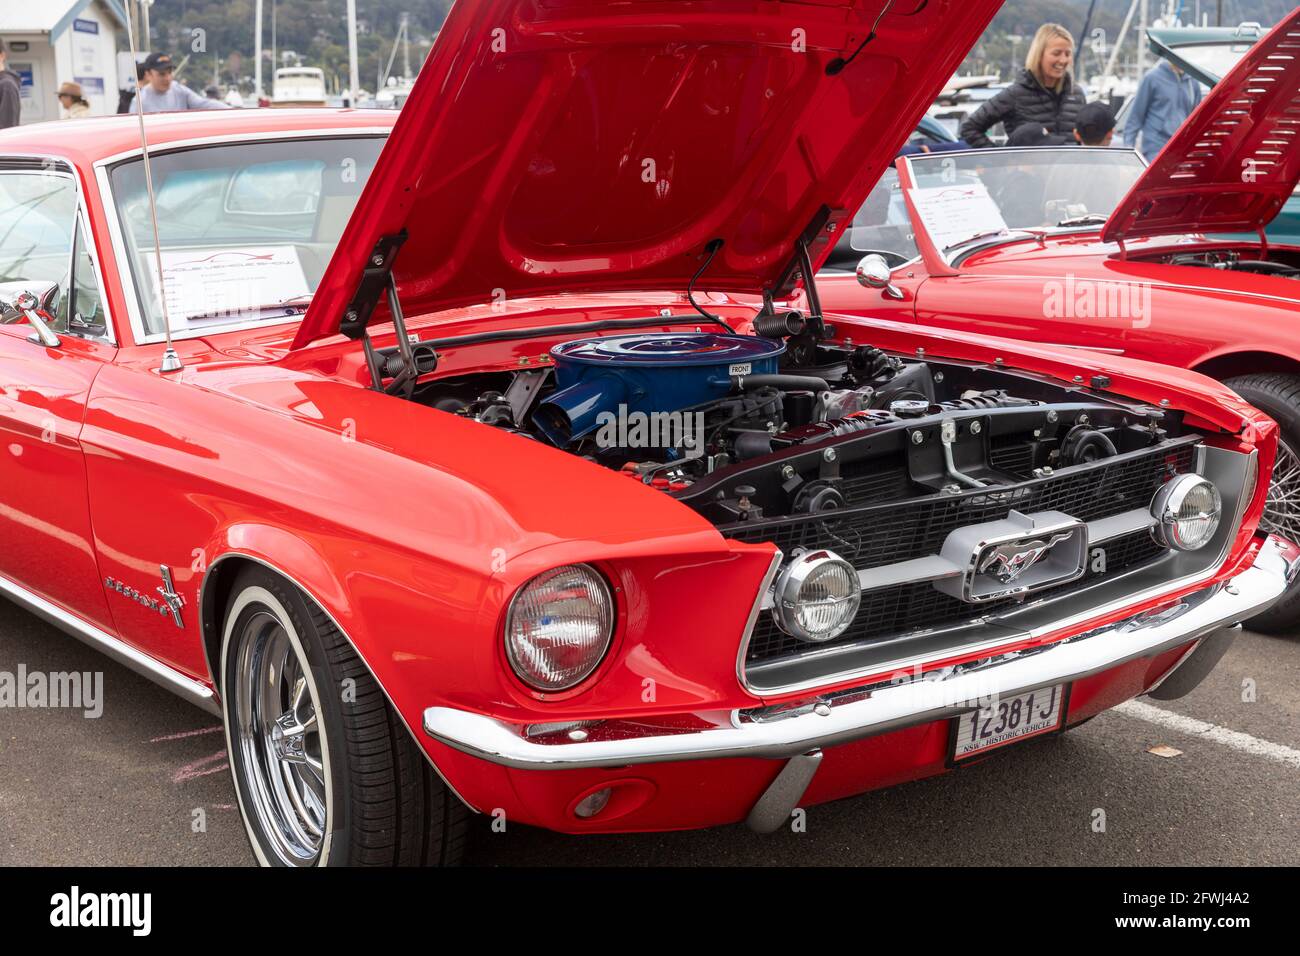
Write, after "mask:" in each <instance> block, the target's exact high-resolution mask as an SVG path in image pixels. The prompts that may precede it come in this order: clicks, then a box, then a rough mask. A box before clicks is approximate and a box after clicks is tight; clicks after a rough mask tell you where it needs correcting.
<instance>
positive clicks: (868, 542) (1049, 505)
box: [720, 437, 1196, 663]
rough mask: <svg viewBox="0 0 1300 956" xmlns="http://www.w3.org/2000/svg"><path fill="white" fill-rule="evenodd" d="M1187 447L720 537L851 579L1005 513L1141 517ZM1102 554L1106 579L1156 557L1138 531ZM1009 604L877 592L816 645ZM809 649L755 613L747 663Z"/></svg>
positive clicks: (883, 634) (934, 547) (930, 550)
mask: <svg viewBox="0 0 1300 956" xmlns="http://www.w3.org/2000/svg"><path fill="white" fill-rule="evenodd" d="M1195 443H1196V439H1195V438H1194V437H1189V438H1186V439H1179V440H1175V441H1171V442H1166V443H1165V444H1164V445H1162V446H1160V447H1158V448H1154V449H1151V450H1148V451H1143V452H1135V453H1132V454H1128V455H1121V456H1118V457H1116V458H1112V459H1109V460H1106V461H1102V462H1097V463H1096V464H1093V465H1087V466H1081V467H1078V468H1072V469H1070V470H1068V471H1063V472H1062V473H1061V474H1058V475H1052V476H1049V477H1046V478H1039V479H1034V480H1032V481H1027V482H1024V483H1022V484H1018V485H1011V486H1007V487H1004V488H1000V489H998V490H997V491H993V492H989V491H983V490H973V491H968V492H962V493H960V494H956V495H948V496H944V497H928V498H924V499H921V500H914V501H906V500H902V501H897V500H896V501H892V502H890V503H889V504H886V505H872V506H865V507H852V506H851V507H850V508H847V509H844V510H841V511H837V512H833V513H832V514H831V515H830V516H827V517H822V516H819V515H812V516H801V517H798V518H792V519H782V520H778V521H769V522H764V523H763V524H761V525H758V526H749V525H740V524H736V525H729V526H725V527H723V528H722V529H720V530H722V532H723V533H724V534H726V535H727V536H728V537H730V538H734V539H736V540H740V541H747V542H761V541H770V542H772V543H774V544H775V545H776V546H777V547H778V548H780V549H781V551H782V552H784V553H785V554H786V555H787V556H788V555H790V554H791V553H793V552H794V551H795V550H796V549H799V548H804V549H808V550H817V549H821V548H827V549H829V550H831V551H834V552H836V553H837V554H839V555H840V556H841V557H843V558H844V559H845V560H847V561H849V562H850V563H852V564H853V566H854V567H855V568H857V569H858V570H864V569H867V568H875V567H880V566H882V565H888V564H895V563H898V562H901V561H908V560H911V559H914V558H921V557H928V556H930V555H935V554H938V553H939V551H940V550H941V548H942V547H943V543H944V540H945V539H946V538H947V537H948V535H949V534H950V533H951V532H953V531H955V530H956V529H958V528H961V527H965V526H967V525H973V524H981V523H984V522H988V521H999V520H1002V519H1004V518H1006V517H1007V516H1008V515H1009V514H1010V512H1011V511H1013V510H1014V511H1019V512H1022V513H1024V514H1031V513H1034V512H1038V511H1061V512H1064V513H1065V514H1067V515H1070V516H1071V517H1074V518H1077V519H1079V520H1080V521H1095V520H1096V519H1098V518H1106V517H1110V516H1112V515H1117V514H1121V513H1123V512H1126V511H1131V510H1133V509H1136V508H1145V507H1147V506H1148V505H1149V504H1150V502H1151V498H1152V496H1153V495H1154V494H1155V492H1156V490H1157V489H1158V488H1159V487H1160V485H1161V484H1162V483H1163V482H1164V481H1165V480H1167V478H1168V477H1169V475H1171V474H1173V473H1177V472H1187V471H1191V470H1192V469H1193V467H1194V463H1195V454H1196V450H1195ZM852 500H853V499H852V498H850V501H852ZM1104 547H1105V549H1106V570H1105V572H1104V574H1106V575H1110V574H1114V573H1116V572H1117V571H1121V570H1124V569H1126V568H1131V567H1135V566H1137V565H1139V564H1142V563H1145V562H1147V561H1149V560H1151V559H1152V558H1154V557H1156V556H1157V555H1159V554H1160V553H1162V552H1161V549H1160V548H1159V546H1158V545H1156V544H1155V542H1154V541H1152V539H1151V536H1150V534H1149V533H1147V532H1145V531H1143V532H1141V533H1139V534H1135V535H1127V536H1125V537H1122V538H1117V539H1115V540H1113V541H1110V542H1107V543H1106V544H1105V545H1104ZM1101 576H1102V574H1101V573H1095V572H1093V571H1091V570H1090V571H1089V573H1088V575H1086V576H1085V577H1083V578H1080V579H1079V580H1076V581H1073V582H1071V583H1069V584H1064V585H1060V586H1058V587H1055V588H1049V589H1045V590H1044V591H1042V592H1039V594H1038V595H1037V596H1043V595H1048V594H1050V595H1053V596H1056V595H1061V594H1065V593H1068V591H1069V590H1070V589H1074V588H1079V587H1083V586H1086V585H1087V584H1089V583H1093V582H1095V580H1096V579H1097V578H1098V577H1101ZM1016 603H1017V602H1016V601H1015V599H1007V600H1005V601H995V602H989V603H986V604H981V605H979V607H978V608H976V607H974V606H972V605H971V604H968V603H966V602H964V601H961V600H959V599H957V598H953V597H950V596H948V595H945V594H943V593H942V592H940V591H938V590H937V589H936V588H935V586H934V584H933V583H932V582H929V581H921V582H912V583H908V584H902V585H898V586H895V587H889V588H881V589H878V590H874V591H869V592H867V593H866V594H864V595H863V602H862V607H861V609H860V610H859V612H858V615H857V617H856V618H855V620H854V622H853V624H852V625H851V626H850V627H849V629H848V630H847V631H846V632H845V633H844V634H842V635H840V636H839V637H838V638H836V639H835V640H834V641H833V642H829V643H828V644H820V645H816V646H817V647H819V648H822V647H827V646H838V645H841V644H848V643H857V642H861V641H863V640H866V639H876V640H883V639H886V638H889V637H893V636H897V635H898V634H901V633H907V632H911V631H917V630H932V629H936V628H944V627H955V626H960V625H962V624H964V623H967V622H969V621H970V620H972V619H974V618H976V617H983V616H985V615H988V614H996V613H999V612H1000V611H1005V610H1008V609H1010V608H1011V607H1013V606H1014V605H1015V604H1016ZM811 648H812V645H809V644H806V643H804V642H801V641H798V640H796V639H795V638H792V637H789V636H788V635H786V634H784V633H782V632H781V631H780V630H779V629H778V628H777V627H776V625H775V624H774V623H773V621H772V619H771V616H770V615H768V614H763V615H761V616H760V617H759V619H758V621H757V622H756V624H755V627H754V632H753V634H752V636H751V638H750V643H749V650H748V652H747V655H746V661H747V663H758V662H767V661H773V660H777V659H780V658H783V657H788V656H792V655H796V654H799V653H801V652H806V651H808V650H809V649H811Z"/></svg>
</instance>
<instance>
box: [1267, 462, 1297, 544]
mask: <svg viewBox="0 0 1300 956" xmlns="http://www.w3.org/2000/svg"><path fill="white" fill-rule="evenodd" d="M1260 525H1261V527H1263V529H1264V530H1265V531H1271V532H1273V533H1275V534H1279V535H1281V536H1282V537H1284V538H1286V539H1287V540H1288V541H1298V540H1300V456H1297V455H1296V453H1295V450H1294V449H1293V448H1292V447H1291V446H1290V444H1288V443H1287V442H1286V441H1279V442H1278V445H1277V462H1276V464H1274V466H1273V480H1272V482H1271V483H1270V484H1269V486H1268V498H1267V499H1266V500H1265V502H1264V516H1263V518H1262V520H1261V521H1260Z"/></svg>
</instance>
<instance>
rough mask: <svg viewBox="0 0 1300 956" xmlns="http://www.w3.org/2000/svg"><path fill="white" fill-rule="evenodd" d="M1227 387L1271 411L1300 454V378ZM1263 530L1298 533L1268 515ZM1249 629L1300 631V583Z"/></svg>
mask: <svg viewBox="0 0 1300 956" xmlns="http://www.w3.org/2000/svg"><path fill="white" fill-rule="evenodd" d="M1224 384H1225V385H1227V386H1228V387H1229V388H1231V389H1232V390H1233V391H1234V392H1236V393H1237V394H1238V395H1240V396H1241V397H1242V398H1244V399H1245V400H1246V401H1248V402H1250V404H1252V405H1254V406H1255V407H1256V408H1258V409H1259V410H1260V411H1263V412H1267V413H1268V414H1269V416H1271V417H1272V418H1273V419H1274V421H1276V422H1277V423H1278V426H1279V427H1280V428H1281V430H1282V435H1281V437H1282V441H1284V442H1285V443H1286V444H1287V445H1288V446H1290V448H1291V450H1292V451H1293V452H1294V453H1296V454H1300V375H1282V374H1276V373H1259V374H1256V375H1242V376H1240V377H1238V378H1230V379H1228V380H1227V381H1225V382H1224ZM1262 527H1263V530H1265V531H1276V532H1277V533H1279V534H1281V535H1283V536H1285V537H1291V535H1292V534H1294V532H1288V531H1287V530H1286V529H1284V528H1281V527H1279V526H1278V525H1277V524H1275V523H1274V522H1271V521H1268V520H1267V512H1266V520H1265V522H1264V523H1263V525H1262ZM1246 626H1247V627H1248V628H1250V629H1251V630H1252V631H1262V632H1264V633H1266V634H1293V633H1295V632H1296V631H1297V630H1300V581H1297V582H1296V583H1295V584H1293V585H1291V587H1290V588H1289V589H1288V590H1287V592H1286V594H1285V595H1283V596H1282V600H1280V601H1279V602H1278V603H1277V604H1274V605H1273V607H1271V608H1270V609H1269V610H1267V611H1265V612H1264V613H1263V614H1260V615H1259V616H1258V617H1254V618H1252V619H1251V620H1249V621H1247V622H1246Z"/></svg>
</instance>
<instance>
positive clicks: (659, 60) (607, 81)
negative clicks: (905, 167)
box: [294, 0, 1000, 347]
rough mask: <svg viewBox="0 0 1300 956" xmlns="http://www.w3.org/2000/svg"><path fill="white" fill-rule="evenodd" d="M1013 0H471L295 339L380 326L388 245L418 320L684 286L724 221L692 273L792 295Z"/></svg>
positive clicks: (431, 65) (396, 133) (447, 35)
mask: <svg viewBox="0 0 1300 956" xmlns="http://www.w3.org/2000/svg"><path fill="white" fill-rule="evenodd" d="M999 6H1000V0H781V2H775V0H689V2H681V0H636V2H624V3H605V2H599V0H475V2H467V0H462V2H460V3H457V4H456V5H455V7H453V9H452V10H451V12H450V14H449V15H448V17H447V20H446V23H445V24H444V25H443V28H442V30H441V32H440V33H439V35H438V39H437V42H436V43H435V44H434V48H433V50H432V51H431V52H430V54H429V57H428V59H427V60H426V62H425V64H424V67H423V69H422V70H421V71H420V76H419V78H418V80H417V81H416V84H415V88H414V89H413V90H412V92H411V95H410V97H409V98H408V100H407V101H406V105H405V106H404V107H403V109H402V113H401V116H400V118H399V119H398V121H397V123H396V125H395V126H394V127H393V131H392V134H391V135H390V136H389V138H388V142H387V145H386V146H385V147H384V151H383V154H382V155H381V156H380V158H379V162H378V164H377V165H376V167H375V169H374V172H373V173H372V174H371V176H370V179H369V181H368V182H367V184H366V187H365V189H364V191H363V192H362V194H361V197H360V199H359V201H358V203H357V206H356V209H355V211H354V212H353V215H352V218H351V220H350V222H349V223H348V225H347V228H346V229H345V230H344V232H343V236H342V238H341V240H340V242H339V246H338V248H337V250H336V251H335V254H334V256H333V259H332V260H331V262H330V265H329V267H328V268H327V269H326V271H325V276H324V278H323V279H322V281H321V283H320V285H319V287H318V288H317V290H316V293H315V296H314V297H313V300H312V303H311V306H310V307H309V308H308V310H307V313H306V315H305V316H304V318H303V322H302V325H301V326H300V328H299V331H298V334H297V336H296V338H295V340H294V346H295V347H300V346H303V345H306V344H307V343H309V342H311V341H313V340H315V339H319V338H321V337H324V336H328V335H332V334H334V333H336V332H339V331H342V332H344V333H345V334H348V335H350V336H353V337H358V336H360V335H361V334H362V332H363V331H364V328H365V325H366V323H367V322H368V321H369V320H370V319H371V313H372V310H373V315H374V319H375V320H376V321H382V320H383V319H384V318H385V316H386V312H387V305H386V303H385V301H384V296H383V291H384V288H385V284H386V282H387V277H386V271H385V270H386V269H387V266H388V263H389V262H391V263H393V266H392V268H393V276H394V277H395V279H396V284H397V290H398V294H399V298H400V302H401V306H402V309H403V311H404V312H405V313H406V314H408V315H416V314H427V313H430V312H434V311H438V310H442V309H447V308H453V307H456V306H462V305H468V304H473V303H484V304H491V303H494V302H500V301H502V300H503V299H505V298H510V299H515V298H522V297H528V296H536V295H545V294H554V293H565V292H575V293H576V292H599V291H614V290H632V289H644V290H652V289H668V290H678V291H683V290H685V289H686V287H687V284H688V282H690V280H691V277H692V276H693V275H694V274H695V273H696V272H697V271H698V270H699V269H700V267H701V266H702V265H703V264H704V262H705V259H706V252H705V250H706V246H708V245H709V244H710V243H711V242H712V241H713V240H715V239H720V240H722V243H723V244H722V246H721V247H720V249H719V250H718V251H717V253H716V255H715V256H714V257H713V261H712V262H711V263H710V264H709V266H708V268H707V269H706V270H705V271H704V273H703V275H702V276H701V278H700V280H699V282H698V283H697V286H696V287H697V288H699V289H701V290H706V289H711V290H729V291H736V292H751V293H752V292H758V291H761V290H764V289H772V290H776V291H778V292H780V291H784V290H788V289H789V288H790V287H791V286H792V285H793V283H794V282H795V280H796V278H797V275H796V273H797V266H796V264H795V262H796V243H797V241H798V240H799V239H800V238H801V237H806V238H807V239H808V240H809V242H808V245H809V253H810V256H811V258H812V260H813V261H812V265H813V267H814V268H816V266H817V265H818V264H819V263H820V261H821V259H823V258H824V257H825V255H827V254H828V253H829V251H830V249H831V247H832V245H833V243H834V240H835V238H836V237H837V236H838V234H839V229H840V228H841V226H842V225H843V223H844V221H845V220H846V219H847V218H848V217H849V216H851V215H852V211H853V210H854V209H856V208H857V206H858V204H859V203H860V202H861V201H862V200H863V198H864V197H865V196H866V194H867V192H868V191H869V190H870V189H871V186H872V185H873V184H874V183H875V181H876V179H877V178H879V176H880V174H881V172H882V171H883V170H884V168H885V166H886V165H887V164H888V163H889V161H890V160H891V159H892V157H893V156H894V154H895V152H896V151H897V150H898V148H899V147H900V146H901V145H902V144H903V142H904V141H905V140H906V138H907V136H908V134H909V133H910V132H911V131H912V128H913V127H914V126H915V124H916V121H917V119H918V118H919V117H920V116H921V115H922V114H924V112H925V110H926V107H928V106H929V104H930V103H931V101H932V100H933V98H934V96H935V95H936V94H937V93H938V91H939V90H940V88H941V87H942V86H943V85H944V84H945V83H946V82H947V81H948V80H949V78H950V77H951V76H952V74H953V72H954V70H955V69H956V68H957V66H958V64H959V63H960V62H961V60H962V58H963V57H964V56H965V54H966V52H967V51H968V50H969V49H970V48H971V47H972V46H973V45H974V43H975V41H976V40H977V39H978V37H979V35H980V33H981V31H982V30H983V29H984V27H985V26H986V25H987V23H988V21H989V20H990V19H991V18H992V16H993V14H994V13H995V12H996V11H997V9H998V7H999ZM882 12H883V16H882ZM877 20H878V21H879V22H878V25H877V26H876V36H875V38H874V39H873V40H872V41H871V42H869V43H867V44H866V46H865V47H863V48H862V49H861V52H860V53H858V55H857V56H856V58H854V59H853V60H852V61H851V62H849V63H848V64H847V65H843V59H847V58H848V57H849V56H850V55H851V54H853V52H854V51H855V50H856V49H857V48H858V47H859V45H860V44H862V42H863V41H864V40H865V39H866V38H867V37H868V36H869V35H870V34H871V31H872V28H873V24H877ZM841 66H842V69H840V67H841ZM403 232H404V233H405V240H404V242H402V243H401V245H400V249H398V243H399V241H400V237H401V235H402V233H403ZM395 250H396V251H395Z"/></svg>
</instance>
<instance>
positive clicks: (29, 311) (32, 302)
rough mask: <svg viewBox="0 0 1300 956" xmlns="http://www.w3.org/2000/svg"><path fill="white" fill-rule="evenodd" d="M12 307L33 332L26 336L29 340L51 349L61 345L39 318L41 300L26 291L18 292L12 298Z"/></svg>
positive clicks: (43, 320) (58, 339)
mask: <svg viewBox="0 0 1300 956" xmlns="http://www.w3.org/2000/svg"><path fill="white" fill-rule="evenodd" d="M13 307H14V309H16V310H17V311H19V312H21V313H22V314H23V315H24V316H25V317H26V318H27V323H28V324H29V325H30V326H31V327H32V328H33V329H34V330H35V331H33V332H32V334H31V335H29V336H27V338H28V339H29V340H31V341H32V342H39V343H40V344H41V345H44V346H45V347H46V348H51V349H56V348H58V347H59V346H60V345H62V344H63V342H62V340H61V339H60V338H59V337H58V336H57V335H55V334H54V330H53V329H51V328H50V327H49V326H48V325H46V324H45V319H43V318H42V317H41V308H42V306H41V300H40V299H38V298H37V297H36V296H35V295H33V294H32V293H30V292H26V291H24V292H19V293H18V294H17V295H15V296H14V297H13ZM47 314H48V313H47Z"/></svg>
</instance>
